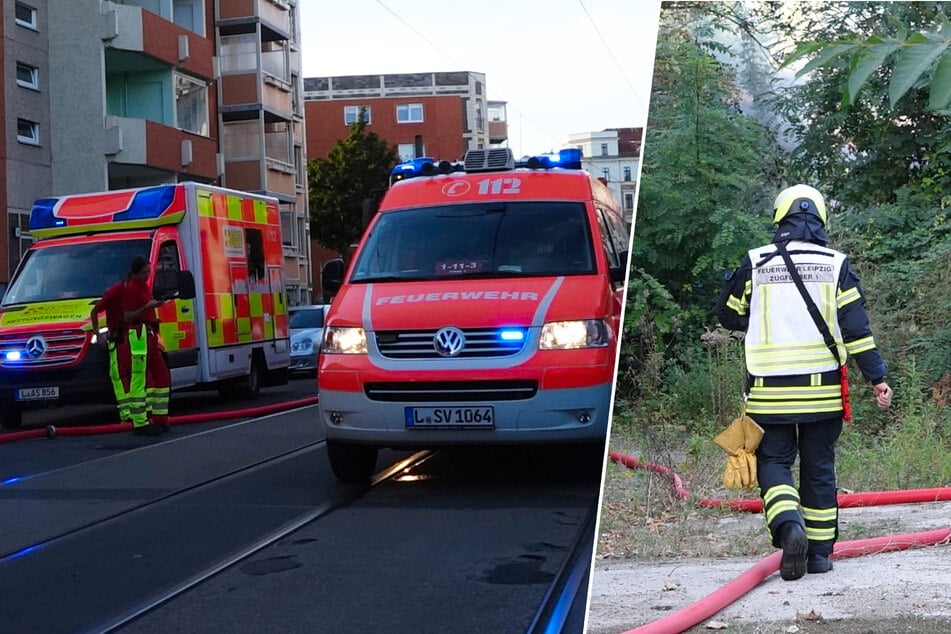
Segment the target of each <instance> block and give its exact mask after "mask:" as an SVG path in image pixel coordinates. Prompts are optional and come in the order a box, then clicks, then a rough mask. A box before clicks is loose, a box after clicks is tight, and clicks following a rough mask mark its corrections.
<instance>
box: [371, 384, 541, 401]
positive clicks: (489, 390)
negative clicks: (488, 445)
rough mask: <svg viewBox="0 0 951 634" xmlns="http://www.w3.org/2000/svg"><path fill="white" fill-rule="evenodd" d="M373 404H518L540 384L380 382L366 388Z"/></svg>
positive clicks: (529, 396)
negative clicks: (399, 402) (501, 402)
mask: <svg viewBox="0 0 951 634" xmlns="http://www.w3.org/2000/svg"><path fill="white" fill-rule="evenodd" d="M364 390H365V391H366V395H367V397H368V398H369V399H370V400H372V401H391V402H392V401H402V402H407V401H408V402H414V403H447V402H453V403H472V402H482V403H485V402H494V401H519V400H524V399H529V398H532V397H533V396H535V393H536V392H537V391H538V382H537V381H419V382H407V383H397V382H379V383H372V382H371V383H367V384H366V385H365V386H364Z"/></svg>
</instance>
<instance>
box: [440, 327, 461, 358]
mask: <svg viewBox="0 0 951 634" xmlns="http://www.w3.org/2000/svg"><path fill="white" fill-rule="evenodd" d="M433 346H434V347H435V348H436V352H438V353H439V354H441V355H442V356H444V357H454V356H456V355H457V354H459V353H460V352H462V349H463V348H465V347H466V336H465V335H464V334H463V333H462V331H461V330H459V329H458V328H453V327H452V326H449V327H447V328H440V329H439V330H438V331H437V332H436V336H435V337H433Z"/></svg>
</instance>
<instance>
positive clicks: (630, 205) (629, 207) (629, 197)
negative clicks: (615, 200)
mask: <svg viewBox="0 0 951 634" xmlns="http://www.w3.org/2000/svg"><path fill="white" fill-rule="evenodd" d="M624 210H625V211H634V194H624Z"/></svg>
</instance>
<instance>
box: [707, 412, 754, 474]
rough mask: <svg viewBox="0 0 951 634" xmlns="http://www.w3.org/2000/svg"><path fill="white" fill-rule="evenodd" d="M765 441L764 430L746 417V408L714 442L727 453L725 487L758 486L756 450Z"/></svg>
mask: <svg viewBox="0 0 951 634" xmlns="http://www.w3.org/2000/svg"><path fill="white" fill-rule="evenodd" d="M762 439H763V428H762V427H760V426H759V425H757V424H756V421H754V420H753V419H752V418H750V417H749V416H747V415H746V408H745V407H744V408H743V413H742V414H741V415H740V417H739V418H736V419H734V420H733V422H732V423H730V425H729V426H728V427H727V428H726V429H724V430H723V431H722V432H720V434H718V435H717V437H716V438H714V439H713V442H714V443H716V445H717V446H718V447H720V448H721V449H723V451H725V452H726V453H727V462H726V469H724V471H723V486H724V487H726V488H727V489H739V488H744V489H752V488H753V487H754V486H756V453H755V452H756V448H757V447H759V443H760V441H761V440H762Z"/></svg>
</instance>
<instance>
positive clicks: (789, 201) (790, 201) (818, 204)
mask: <svg viewBox="0 0 951 634" xmlns="http://www.w3.org/2000/svg"><path fill="white" fill-rule="evenodd" d="M801 213H811V214H813V215H814V216H818V217H819V220H820V221H822V225H823V226H825V224H826V217H827V213H826V201H825V200H824V199H823V198H822V194H820V193H819V190H817V189H815V188H814V187H810V186H809V185H793V186H792V187H787V188H786V189H784V190H783V191H781V192H779V195H778V196H776V202H774V203H773V222H774V223H778V222H780V221H781V220H782V219H783V218H785V217H786V216H791V215H793V214H801Z"/></svg>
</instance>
